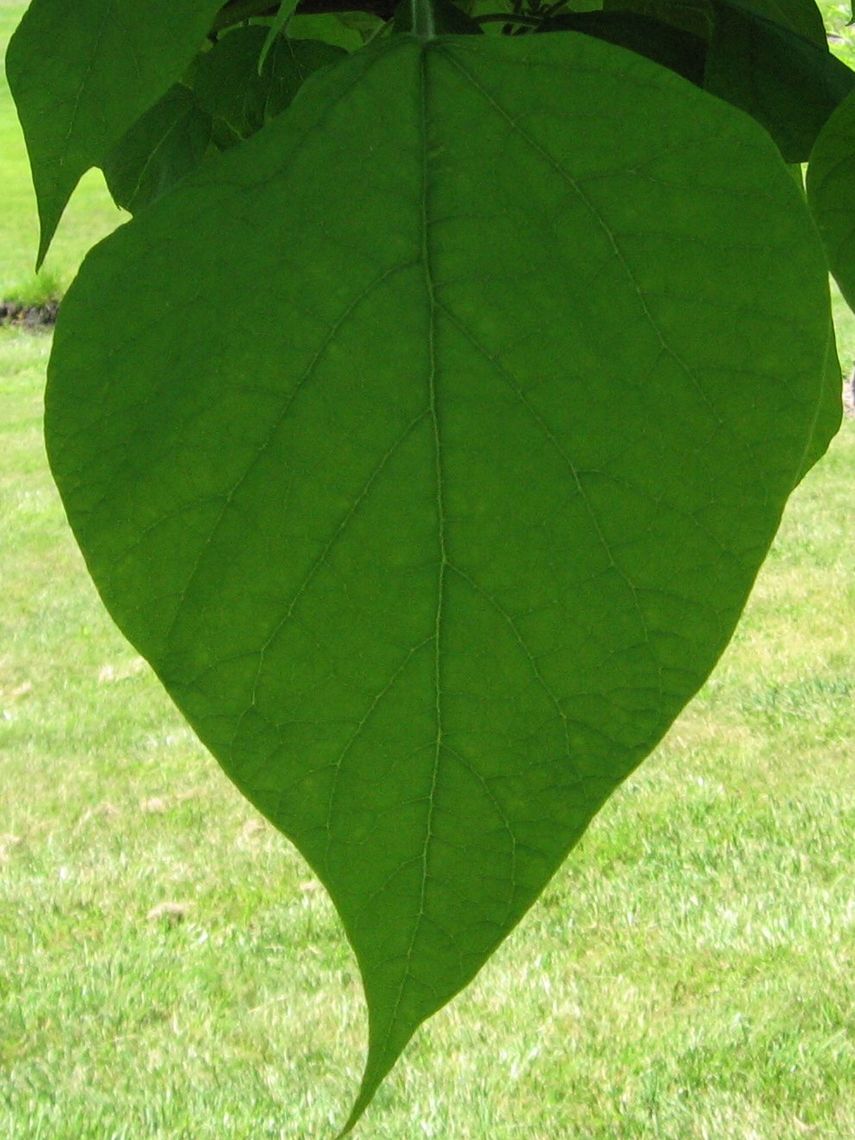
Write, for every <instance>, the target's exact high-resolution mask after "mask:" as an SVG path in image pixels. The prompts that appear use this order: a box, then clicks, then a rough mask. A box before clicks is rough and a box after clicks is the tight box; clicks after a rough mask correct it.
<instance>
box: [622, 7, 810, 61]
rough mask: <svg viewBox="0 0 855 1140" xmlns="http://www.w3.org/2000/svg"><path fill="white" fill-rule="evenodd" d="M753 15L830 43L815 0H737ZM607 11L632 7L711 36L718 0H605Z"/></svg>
mask: <svg viewBox="0 0 855 1140" xmlns="http://www.w3.org/2000/svg"><path fill="white" fill-rule="evenodd" d="M733 6H734V7H736V8H739V9H741V10H742V11H743V12H746V13H748V14H749V15H755V16H760V17H762V18H764V19H766V20H771V21H773V22H774V23H777V24H780V25H781V26H782V27H784V28H786V29H788V30H789V31H791V32H795V33H796V35H799V36H801V37H802V38H803V39H806V40H810V41H811V42H812V43H814V44H816V45H818V46H819V47H821V48H823V49H824V50H826V49H827V47H828V44H827V41H826V36H825V26H824V24H823V22H822V15H821V13H820V11H819V9H818V8H817V6H816V4H815V3H814V0H735V3H734V5H733ZM603 8H604V9H605V10H606V11H631V12H638V13H640V14H641V15H644V16H649V17H651V18H652V19H656V20H660V21H662V22H663V23H666V24H671V25H673V26H674V27H677V28H683V29H684V30H685V31H688V32H692V33H693V34H694V35H697V36H701V37H702V38H704V39H708V38H709V35H710V33H711V31H712V26H713V23H714V21H715V10H714V9H715V3H714V0H605V3H604V4H603Z"/></svg>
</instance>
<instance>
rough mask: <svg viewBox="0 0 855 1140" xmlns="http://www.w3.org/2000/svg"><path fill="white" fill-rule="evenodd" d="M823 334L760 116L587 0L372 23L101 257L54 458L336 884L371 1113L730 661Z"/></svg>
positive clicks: (74, 511)
mask: <svg viewBox="0 0 855 1140" xmlns="http://www.w3.org/2000/svg"><path fill="white" fill-rule="evenodd" d="M343 192H344V193H346V200H347V208H346V209H342V208H341V202H342V193H343ZM355 218H356V219H358V221H355V220H354V219H355ZM235 298H239V299H240V301H241V303H240V304H239V305H235V304H234V303H233V302H234V299H235ZM828 329H829V299H828V285H827V273H826V267H825V260H824V258H823V256H822V252H821V249H820V247H819V243H818V240H817V238H816V235H815V231H814V228H813V225H812V223H811V222H810V219H809V217H808V215H807V212H806V210H805V207H804V203H803V201H802V199H801V196H800V191H799V190H798V188H797V187H796V185H795V182H794V181H793V180H792V178H791V176H790V174H789V172H788V171H787V170H786V169H785V167H784V165H783V164H782V163H781V161H780V158H779V156H778V154H777V152H776V151H775V149H774V147H773V146H772V144H771V143H770V141H769V139H768V137H767V136H766V135H765V134H764V133H763V132H762V131H760V130H759V129H758V128H757V127H756V125H755V124H753V123H751V122H750V121H749V120H748V119H747V118H746V117H745V116H743V115H741V114H737V113H735V112H734V111H733V110H732V109H731V108H729V107H727V106H726V105H725V104H724V103H722V102H720V101H719V100H716V99H712V98H710V97H709V96H707V95H705V94H704V93H702V92H700V91H697V90H696V89H693V88H692V87H691V86H689V85H688V84H686V83H685V82H684V81H682V80H681V79H679V78H677V77H675V76H673V75H671V74H669V72H667V71H666V70H664V69H663V68H660V67H657V66H656V65H654V64H652V63H649V62H648V61H647V60H644V59H642V58H640V57H636V56H633V55H631V54H630V53H628V52H625V51H621V50H619V49H617V48H614V47H612V46H610V45H607V44H603V43H601V42H599V41H597V40H594V39H591V38H590V37H587V36H577V35H573V34H572V33H569V34H564V35H555V36H531V37H501V36H495V37H487V36H483V37H478V36H471V37H468V36H467V37H460V38H458V39H453V38H449V39H445V40H443V39H440V40H434V41H431V42H429V43H427V44H424V45H422V44H421V43H419V42H417V41H415V40H413V39H411V38H409V37H406V36H401V37H396V38H395V39H394V40H393V41H389V42H388V43H385V44H383V45H382V46H378V47H377V48H376V49H373V50H369V51H365V52H360V53H357V54H355V55H353V56H351V57H350V58H348V59H346V60H344V61H343V62H342V63H341V64H340V65H339V66H337V67H335V68H332V69H328V70H326V71H324V72H323V73H319V74H318V75H316V76H314V77H312V78H310V79H309V80H308V81H307V83H306V85H305V87H304V89H303V92H302V94H301V97H300V98H299V99H298V100H296V101H295V102H294V103H293V104H292V105H291V107H290V108H289V109H288V111H286V112H285V113H284V114H283V115H281V116H280V117H279V118H278V119H276V120H275V121H274V122H272V123H270V124H269V125H268V126H267V127H266V128H265V129H264V130H263V131H261V132H259V133H258V134H257V135H256V136H255V137H254V138H253V139H251V140H249V141H248V142H247V143H245V144H244V145H242V146H240V147H237V148H235V149H233V150H231V151H229V152H227V153H226V154H224V155H222V156H220V157H219V158H218V159H217V160H215V161H212V162H210V163H205V164H204V165H203V166H202V167H200V168H199V169H198V171H197V172H195V173H194V174H192V175H191V176H189V177H188V178H187V179H185V180H184V182H183V183H182V184H181V185H180V186H178V187H176V188H175V190H174V191H173V192H172V193H170V194H169V195H166V196H165V197H163V198H161V199H160V200H159V201H158V202H156V203H155V204H154V205H153V206H152V207H151V208H150V209H148V210H146V211H144V212H143V213H141V214H140V215H139V216H138V217H137V218H136V219H134V221H133V222H131V223H130V224H129V225H127V226H125V227H123V228H122V230H120V231H119V232H118V233H117V234H116V235H114V236H113V237H112V238H110V239H109V240H108V241H106V242H104V243H102V244H101V245H100V246H99V247H98V248H96V250H95V251H94V252H93V253H92V254H91V255H90V257H89V258H88V259H87V262H86V264H85V265H84V267H83V270H82V271H81V274H80V276H79V278H78V280H77V282H76V283H75V285H74V287H73V288H72V290H71V292H70V293H69V295H68V297H67V299H66V302H65V304H64V307H63V310H62V314H61V317H60V323H59V327H58V330H57V334H56V343H55V350H54V357H53V361H52V365H51V371H50V379H49V387H48V398H47V435H48V447H49V453H50V458H51V463H52V466H53V469H54V473H55V476H56V479H57V482H58V485H59V487H60V490H61V492H62V495H63V499H64V502H65V505H66V508H67V510H68V514H69V518H70V520H71V523H72V526H73V527H74V529H75V532H76V534H77V536H78V539H79V541H80V543H81V546H82V549H83V551H84V553H85V556H86V559H87V562H88V565H89V567H90V570H91V571H92V574H93V576H94V578H95V580H96V583H97V584H98V588H99V590H100V591H101V593H102V596H103V597H104V600H105V601H106V603H107V605H108V607H109V609H110V610H111V612H112V613H113V615H114V617H115V619H116V620H117V622H118V623H119V625H120V626H121V628H122V629H123V630H124V631H125V633H126V634H127V636H128V637H129V638H130V639H131V640H132V641H133V643H134V644H135V645H136V646H137V647H138V648H139V650H140V652H142V653H143V654H144V655H145V656H146V657H147V658H148V659H149V660H150V661H151V662H152V664H153V665H154V667H155V669H156V670H157V672H158V674H159V675H160V677H161V678H162V680H163V681H164V683H165V685H166V686H167V688H168V690H169V692H170V693H171V695H172V696H173V698H174V699H175V701H176V702H177V703H178V705H179V706H180V707H181V709H182V710H183V711H184V713H185V714H186V715H187V717H188V719H189V720H190V722H191V723H192V724H193V726H194V727H195V728H196V730H197V732H198V733H199V735H200V737H201V738H202V740H203V741H204V742H205V743H206V744H207V745H208V747H209V748H210V749H211V750H212V751H213V752H214V754H215V755H216V756H217V757H218V758H219V759H220V762H221V763H222V764H223V766H224V768H225V770H226V771H227V772H228V773H229V775H230V776H231V778H232V779H233V780H234V781H235V783H236V784H237V785H238V786H239V787H240V788H242V790H243V791H244V792H245V793H246V794H247V795H248V796H249V797H250V799H252V801H253V802H254V803H255V804H256V805H257V806H258V807H259V808H260V810H261V811H263V812H264V813H265V814H266V815H267V816H268V817H269V818H270V819H272V820H273V821H274V822H275V823H276V824H277V825H278V826H279V827H280V828H281V829H282V830H283V831H284V832H285V833H286V834H287V835H289V836H290V837H291V838H292V839H293V840H294V842H295V843H296V844H297V845H298V847H299V848H300V850H301V851H302V852H303V854H304V855H305V857H306V858H307V859H308V860H309V862H310V863H311V864H312V866H313V867H314V868H315V869H316V870H317V872H318V874H319V875H320V877H321V879H322V880H323V882H324V883H325V884H326V886H327V888H328V890H329V891H330V894H331V896H332V898H333V900H334V902H335V904H336V906H337V908H338V910H339V912H340V914H341V916H342V919H343V921H344V924H345V928H346V930H347V934H348V937H349V939H350V941H351V943H352V944H353V946H354V948H355V951H356V954H357V958H358V960H359V964H360V968H361V971H362V977H363V981H364V985H365V991H366V997H367V1001H368V1007H369V1016H370V1028H369V1056H368V1061H367V1064H366V1071H365V1076H364V1082H363V1086H362V1091H361V1094H360V1097H359V1099H358V1101H357V1104H356V1107H355V1109H354V1114H353V1116H352V1117H351V1122H352V1121H353V1120H355V1119H356V1117H357V1116H358V1115H359V1113H360V1112H361V1111H362V1110H363V1108H364V1107H365V1105H366V1103H367V1102H368V1100H370V1097H371V1095H372V1094H373V1091H374V1090H375V1088H376V1087H377V1085H378V1083H379V1082H380V1081H381V1080H382V1078H383V1076H384V1074H385V1073H386V1072H387V1071H388V1069H389V1068H390V1067H391V1065H392V1064H393V1063H394V1061H395V1059H396V1058H397V1056H398V1055H399V1053H400V1051H401V1049H402V1048H403V1047H404V1045H405V1044H406V1042H407V1040H408V1039H409V1037H410V1036H411V1034H412V1033H413V1031H414V1030H415V1028H416V1026H417V1025H418V1024H419V1023H420V1022H421V1021H422V1020H423V1019H424V1018H425V1017H427V1016H428V1015H429V1014H430V1013H431V1012H433V1011H434V1010H436V1009H437V1008H439V1007H440V1006H441V1005H442V1004H443V1003H444V1002H446V1001H447V1000H448V999H449V998H450V997H451V996H452V995H453V994H454V993H455V992H457V991H458V990H459V989H460V988H461V987H462V986H463V985H465V984H466V982H467V981H468V980H469V979H470V978H471V977H472V976H473V975H474V974H475V973H476V971H477V970H478V968H479V967H480V966H481V964H482V963H483V962H484V960H485V959H486V957H487V956H488V955H489V954H490V953H491V951H492V950H493V949H494V948H495V947H496V945H497V944H498V943H499V942H500V941H501V940H502V938H504V937H505V935H506V934H507V933H508V932H509V931H510V930H511V929H512V928H513V926H514V925H515V923H516V922H517V921H518V920H519V919H520V917H521V916H522V915H523V914H524V913H525V911H526V909H527V908H528V907H529V906H530V905H531V903H532V902H533V901H534V899H535V898H536V897H537V895H538V893H539V892H540V891H541V889H542V888H543V886H544V884H545V883H546V882H547V881H548V879H549V877H550V876H551V875H552V873H553V872H554V870H555V869H556V867H557V866H558V865H559V864H560V862H561V860H562V859H563V858H564V856H565V854H566V853H567V851H568V850H569V848H570V847H571V846H572V845H573V844H574V843H575V842H576V841H577V839H578V838H579V836H580V835H581V834H582V832H583V830H584V828H585V827H586V825H587V823H588V821H589V820H590V818H591V817H592V815H593V814H594V813H595V812H596V811H597V810H598V808H599V807H600V805H601V804H602V803H603V801H604V800H605V799H606V798H607V796H608V795H609V793H610V791H611V790H612V789H613V788H614V787H615V786H616V784H618V783H619V782H620V781H621V780H622V779H623V778H624V777H625V776H626V775H627V774H628V773H629V772H630V771H631V770H632V768H633V767H634V766H635V765H636V764H637V763H638V762H639V761H640V760H641V759H642V757H643V756H644V755H645V754H646V753H647V752H648V751H649V750H650V748H651V747H652V746H653V745H654V744H655V743H656V742H657V741H658V740H659V738H660V737H661V735H662V733H663V732H664V731H665V730H666V728H667V727H668V725H669V724H670V722H671V720H672V719H673V717H674V716H675V715H676V713H677V712H678V711H679V709H680V708H681V707H682V706H683V705H684V703H685V702H686V701H687V700H688V698H689V697H690V696H691V695H692V694H693V693H694V692H695V691H696V689H697V688H698V687H699V685H700V684H701V683H702V682H703V680H704V679H705V677H706V676H707V675H708V673H709V670H710V669H711V668H712V666H713V664H714V662H715V661H716V659H717V657H718V655H719V654H720V652H721V650H722V648H723V647H724V645H725V643H726V641H727V639H728V637H729V635H730V633H731V631H732V629H733V626H734V623H735V621H736V620H737V617H738V614H739V612H740V610H741V608H742V606H743V604H744V601H745V598H746V595H747V593H748V590H749V588H750V586H751V583H752V581H753V579H754V576H755V573H756V571H757V568H758V565H759V563H760V561H761V560H762V558H763V556H764V554H765V551H766V550H767V548H768V545H769V543H770V541H771V539H772V536H773V535H774V532H775V530H776V527H777V525H778V521H779V518H780V514H781V510H782V508H783V504H784V502H785V500H786V498H787V495H788V493H789V491H790V489H791V488H792V486H793V484H794V482H795V481H796V479H797V478H798V476H799V474H800V472H801V470H802V468H803V465H804V461H805V457H806V455H807V453H808V451H809V449H810V448H812V447H814V446H815V442H814V441H813V440H812V432H813V425H814V421H815V419H816V415H817V409H818V406H819V404H820V401H821V399H822V392H823V375H824V366H825V362H826V358H827V353H828V348H829V345H828Z"/></svg>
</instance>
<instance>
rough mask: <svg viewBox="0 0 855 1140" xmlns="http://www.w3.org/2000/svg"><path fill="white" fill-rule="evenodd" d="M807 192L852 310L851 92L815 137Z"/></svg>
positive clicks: (854, 112) (854, 146)
mask: <svg viewBox="0 0 855 1140" xmlns="http://www.w3.org/2000/svg"><path fill="white" fill-rule="evenodd" d="M807 195H808V201H809V203H810V207H811V210H812V212H813V215H814V218H815V219H816V224H817V226H818V228H819V232H820V235H821V237H822V240H823V243H824V244H825V248H826V252H827V254H828V264H829V267H830V269H831V272H832V274H833V275H834V279H835V281H836V282H837V284H838V285H839V286H840V292H841V293H842V294H843V296H844V297H845V298H846V301H847V303H848V305H849V307H850V309H855V93H853V94H852V95H850V96H849V98H848V99H846V101H845V102H844V103H841V104H840V106H839V107H838V108H837V110H836V111H835V112H834V114H833V115H832V116H831V118H830V119H829V120H828V122H827V123H826V124H825V127H824V128H823V130H822V132H821V133H820V135H819V137H818V138H817V140H816V145H815V147H814V149H813V151H812V153H811V156H810V165H809V166H808V171H807Z"/></svg>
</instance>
